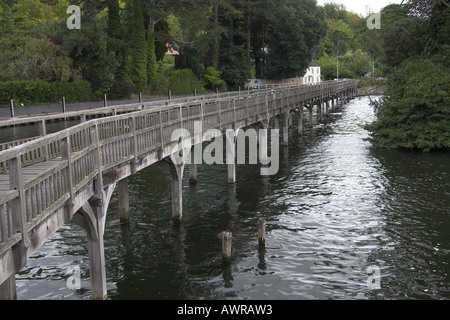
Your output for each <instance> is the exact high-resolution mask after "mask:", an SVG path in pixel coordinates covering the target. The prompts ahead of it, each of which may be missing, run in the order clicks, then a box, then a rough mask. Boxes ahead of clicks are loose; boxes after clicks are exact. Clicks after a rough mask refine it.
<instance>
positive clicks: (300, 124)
mask: <svg viewBox="0 0 450 320" xmlns="http://www.w3.org/2000/svg"><path fill="white" fill-rule="evenodd" d="M298 134H299V135H301V134H303V106H302V105H301V104H299V106H298Z"/></svg>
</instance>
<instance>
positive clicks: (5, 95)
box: [0, 80, 92, 106]
mask: <svg viewBox="0 0 450 320" xmlns="http://www.w3.org/2000/svg"><path fill="white" fill-rule="evenodd" d="M62 97H65V98H66V101H68V102H84V101H90V100H91V99H92V88H91V85H90V83H89V82H87V81H77V82H45V81H41V80H34V81H8V82H0V104H1V105H3V106H5V105H8V104H9V101H10V100H11V99H12V100H14V102H15V103H19V102H22V103H26V104H41V103H56V102H60V101H61V99H62Z"/></svg>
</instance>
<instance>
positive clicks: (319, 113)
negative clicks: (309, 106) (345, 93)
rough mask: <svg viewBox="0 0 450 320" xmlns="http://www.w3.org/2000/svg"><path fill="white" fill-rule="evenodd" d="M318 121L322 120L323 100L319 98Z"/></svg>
mask: <svg viewBox="0 0 450 320" xmlns="http://www.w3.org/2000/svg"><path fill="white" fill-rule="evenodd" d="M316 103H317V119H318V120H321V119H322V98H319V100H317V102H316Z"/></svg>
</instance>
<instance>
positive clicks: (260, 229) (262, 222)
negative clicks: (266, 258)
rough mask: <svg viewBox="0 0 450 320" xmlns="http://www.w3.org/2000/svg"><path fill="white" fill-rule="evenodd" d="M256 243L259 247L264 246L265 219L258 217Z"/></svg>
mask: <svg viewBox="0 0 450 320" xmlns="http://www.w3.org/2000/svg"><path fill="white" fill-rule="evenodd" d="M258 243H259V246H260V247H265V246H266V220H265V219H264V218H259V219H258Z"/></svg>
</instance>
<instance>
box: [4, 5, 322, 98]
mask: <svg viewBox="0 0 450 320" xmlns="http://www.w3.org/2000/svg"><path fill="white" fill-rule="evenodd" d="M69 5H78V6H79V7H80V8H81V19H80V29H69V28H68V26H67V19H68V18H69V17H70V15H71V14H70V13H69V14H67V13H66V10H67V8H68V7H69ZM326 30H327V23H326V21H325V13H324V10H323V8H322V7H319V6H317V4H316V2H315V0H304V1H296V0H277V1H273V0H158V1H156V0H102V1H94V0H73V1H70V3H69V1H67V0H5V1H2V2H1V3H0V81H1V82H10V81H28V82H29V83H34V85H35V86H39V84H37V83H38V81H44V82H61V83H76V82H78V81H87V82H88V83H89V84H90V85H91V90H92V98H93V99H101V98H102V97H103V95H104V94H107V95H108V97H109V98H114V99H122V98H130V97H133V96H136V95H137V94H139V93H140V92H141V93H143V94H144V95H166V94H167V92H168V90H171V91H172V93H173V94H191V93H192V92H193V90H197V92H199V93H200V92H203V91H205V90H213V91H215V90H216V89H217V88H218V89H219V90H222V91H224V90H227V89H237V88H238V87H239V86H243V85H244V84H245V83H246V82H247V81H248V79H250V78H251V77H252V76H257V77H266V78H287V77H294V76H299V75H302V73H303V72H304V71H305V70H306V68H307V67H308V64H309V62H310V61H311V60H312V59H313V58H314V57H315V56H316V54H317V52H318V51H319V49H320V43H321V41H322V39H323V37H324V36H325V34H326ZM21 83H22V84H25V82H21ZM23 88H26V87H23ZM23 88H19V89H18V92H17V94H12V96H11V98H13V99H21V97H20V95H19V93H21V90H23ZM1 102H2V103H5V102H6V101H1ZM68 102H70V101H68ZM72 102H73V101H72Z"/></svg>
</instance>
